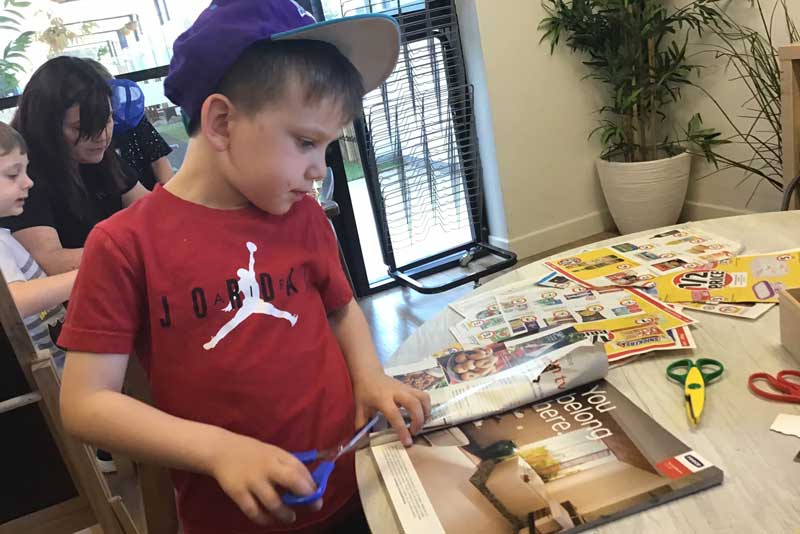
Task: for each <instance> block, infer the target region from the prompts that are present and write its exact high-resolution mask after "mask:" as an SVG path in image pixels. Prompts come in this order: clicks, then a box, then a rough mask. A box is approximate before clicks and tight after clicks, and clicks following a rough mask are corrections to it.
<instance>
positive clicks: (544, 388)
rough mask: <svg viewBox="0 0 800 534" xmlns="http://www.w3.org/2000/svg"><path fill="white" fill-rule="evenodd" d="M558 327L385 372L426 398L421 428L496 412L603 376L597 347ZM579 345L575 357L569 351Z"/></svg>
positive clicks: (603, 362) (445, 353)
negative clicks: (426, 416) (427, 416)
mask: <svg viewBox="0 0 800 534" xmlns="http://www.w3.org/2000/svg"><path fill="white" fill-rule="evenodd" d="M591 343H592V339H591V338H589V337H587V336H586V335H585V334H583V333H580V332H577V331H576V330H575V329H574V328H573V327H572V326H570V325H564V326H561V327H558V328H556V329H553V330H551V331H547V332H542V333H539V334H534V335H531V336H526V337H523V338H518V339H515V340H507V341H505V342H504V343H496V344H493V345H490V346H487V347H484V348H478V349H468V350H460V349H459V348H458V347H457V346H455V347H451V348H448V349H446V350H444V351H441V352H439V353H437V354H434V355H433V357H431V358H428V359H425V360H422V361H420V362H417V363H415V364H412V365H404V366H400V367H393V368H390V369H387V370H386V372H387V374H389V375H390V376H393V377H394V378H396V379H398V380H400V381H401V382H403V383H405V384H408V385H410V386H412V387H415V388H417V389H421V390H423V391H427V392H428V393H429V394H430V396H431V402H432V419H431V420H430V421H428V423H427V425H426V428H438V427H441V426H444V425H451V424H454V423H458V422H462V421H468V420H470V419H475V418H478V417H484V416H486V415H489V414H492V413H497V412H501V411H504V410H507V409H509V408H512V407H514V406H519V405H521V404H524V403H526V402H530V401H532V400H534V399H537V398H542V397H543V396H547V395H552V394H553V393H555V392H556V391H558V390H559V388H561V389H563V388H564V387H574V386H575V385H578V383H586V382H588V381H591V380H596V379H598V378H600V377H603V376H605V374H606V372H607V370H608V358H607V357H606V356H605V354H604V353H603V350H602V348H601V345H594V346H593V345H591ZM579 347H583V348H584V349H583V350H582V351H581V352H580V356H578V355H577V354H572V351H573V350H575V349H577V348H579Z"/></svg>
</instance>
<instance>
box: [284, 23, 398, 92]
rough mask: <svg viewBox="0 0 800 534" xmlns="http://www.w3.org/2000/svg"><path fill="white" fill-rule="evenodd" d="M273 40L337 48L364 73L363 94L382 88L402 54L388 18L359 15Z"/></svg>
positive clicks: (394, 27)
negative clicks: (300, 40)
mask: <svg viewBox="0 0 800 534" xmlns="http://www.w3.org/2000/svg"><path fill="white" fill-rule="evenodd" d="M272 39H273V40H286V39H310V40H313V41H325V42H327V43H330V44H332V45H334V46H335V47H336V48H338V49H339V51H340V52H341V53H342V54H343V55H344V56H345V57H346V58H347V59H348V60H350V63H352V64H353V66H354V67H355V68H356V70H358V72H360V73H361V78H362V79H363V80H364V90H365V91H366V92H370V91H372V90H373V89H375V88H377V87H378V86H379V85H380V84H382V83H383V82H384V81H385V80H386V78H388V77H389V75H390V74H391V73H392V71H393V70H394V67H395V65H396V64H397V57H398V55H399V53H400V30H399V27H398V26H397V22H395V20H394V19H393V18H392V17H390V16H388V15H379V14H371V15H358V16H354V17H346V18H342V19H334V20H328V21H324V22H319V23H317V24H310V25H308V26H303V27H302V28H297V29H296V30H291V31H288V32H283V33H277V34H275V35H273V36H272Z"/></svg>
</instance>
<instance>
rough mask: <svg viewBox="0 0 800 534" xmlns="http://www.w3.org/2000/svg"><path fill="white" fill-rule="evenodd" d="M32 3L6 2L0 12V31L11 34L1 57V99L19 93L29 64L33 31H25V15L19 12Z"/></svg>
mask: <svg viewBox="0 0 800 534" xmlns="http://www.w3.org/2000/svg"><path fill="white" fill-rule="evenodd" d="M29 5H30V2H27V1H23V0H4V2H3V9H2V10H0V29H2V30H6V31H7V32H11V35H12V36H13V38H11V39H9V40H8V41H7V42H6V44H5V46H4V47H3V53H2V56H0V97H3V96H11V95H15V94H17V93H18V89H19V76H20V75H21V74H22V73H24V72H25V68H26V66H25V63H27V62H28V58H27V56H26V52H27V50H28V47H29V46H30V44H31V42H32V41H33V35H34V33H33V32H32V31H23V29H22V28H23V25H24V23H25V14H23V13H21V12H20V11H19V10H20V9H23V8H26V7H28V6H29Z"/></svg>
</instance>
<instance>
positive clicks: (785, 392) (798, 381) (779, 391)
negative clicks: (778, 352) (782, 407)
mask: <svg viewBox="0 0 800 534" xmlns="http://www.w3.org/2000/svg"><path fill="white" fill-rule="evenodd" d="M790 376H791V377H794V379H792V380H789V379H788V377H790ZM759 381H765V382H766V383H767V384H769V386H770V389H769V390H766V389H761V388H760V387H759V386H758V385H757V383H758V382H759ZM747 385H748V386H749V387H750V391H752V392H753V393H754V394H755V395H758V396H759V397H761V398H764V399H769V400H774V401H780V402H794V403H797V404H800V371H794V370H791V369H785V370H783V371H778V374H776V375H775V376H772V375H771V374H769V373H753V374H752V375H750V378H748V379H747Z"/></svg>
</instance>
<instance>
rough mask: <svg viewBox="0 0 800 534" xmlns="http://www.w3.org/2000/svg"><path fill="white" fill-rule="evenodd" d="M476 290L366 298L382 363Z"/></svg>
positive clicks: (402, 291)
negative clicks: (417, 332) (423, 327)
mask: <svg viewBox="0 0 800 534" xmlns="http://www.w3.org/2000/svg"><path fill="white" fill-rule="evenodd" d="M617 235H618V234H615V233H608V232H604V233H600V234H595V235H592V236H589V237H587V238H585V239H580V240H577V241H573V242H572V243H567V244H565V245H563V246H561V247H558V248H554V249H552V250H548V251H545V252H542V253H541V254H537V255H535V256H531V257H530V258H526V259H524V260H522V261H519V262H517V264H516V265H515V266H514V267H513V268H519V267H522V266H523V265H527V264H528V263H531V262H534V261H537V260H540V259H542V258H546V257H548V256H552V255H553V254H557V253H559V252H562V251H564V250H569V249H573V248H576V247H580V246H583V245H588V244H591V243H596V242H598V241H602V240H604V239H610V238H612V237H615V236H617ZM474 267H478V268H479V267H480V263H479V262H475V265H474ZM505 272H507V271H502V272H500V273H497V274H495V275H492V276H489V277H487V278H486V279H484V280H482V282H486V281H488V280H491V279H492V278H496V277H498V276H502V275H503V274H504V273H505ZM460 274H461V270H460V269H453V270H451V271H446V272H444V273H441V274H438V275H434V276H432V277H430V278H428V279H426V280H425V282H426V283H427V282H429V283H431V284H435V283H441V281H440V280H439V279H441V278H448V277H453V276H459V275H460ZM472 289H473V285H472V284H466V285H463V286H461V287H457V288H455V289H451V290H450V291H447V292H445V293H440V294H436V295H424V294H422V293H417V292H416V291H414V290H412V289H408V288H404V287H397V288H394V289H390V290H388V291H383V292H381V293H378V294H376V295H372V296H369V297H365V298H363V299H361V300H359V304H360V305H361V309H362V310H363V312H364V315H365V316H366V317H367V322H368V323H369V326H370V329H371V330H372V336H373V339H374V341H375V347H376V349H377V351H378V357H380V359H381V362H385V361H386V360H387V359H388V358H389V357H390V356H391V355H392V354H394V352H395V351H396V350H397V349H398V348H399V347H400V345H401V344H402V343H403V341H405V339H406V338H407V337H408V336H410V335H411V334H412V333H413V332H414V331H415V330H416V329H417V328H419V327H420V326H421V325H422V324H423V323H424V322H425V321H427V320H429V319H432V318H433V317H434V316H436V315H437V314H438V313H439V312H441V311H442V310H444V309H445V307H447V305H448V304H450V303H451V302H454V301H456V300H459V299H461V298H463V297H465V296H466V295H468V294H469V293H470V292H471V291H472Z"/></svg>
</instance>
